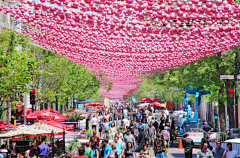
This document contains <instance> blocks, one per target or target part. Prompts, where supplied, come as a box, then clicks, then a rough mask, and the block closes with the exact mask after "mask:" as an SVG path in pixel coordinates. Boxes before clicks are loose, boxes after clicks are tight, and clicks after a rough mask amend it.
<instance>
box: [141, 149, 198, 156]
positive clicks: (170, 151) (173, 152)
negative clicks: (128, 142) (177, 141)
mask: <svg viewBox="0 0 240 158" xmlns="http://www.w3.org/2000/svg"><path fill="white" fill-rule="evenodd" d="M198 151H199V149H197V148H195V149H193V158H195V157H196V154H197V153H198ZM150 153H151V158H155V155H154V152H153V150H152V149H151V148H150ZM138 155H139V153H136V157H139V156H138ZM168 158H185V156H184V149H178V148H168Z"/></svg>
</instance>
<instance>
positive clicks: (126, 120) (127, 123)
mask: <svg viewBox="0 0 240 158" xmlns="http://www.w3.org/2000/svg"><path fill="white" fill-rule="evenodd" d="M123 122H124V124H125V126H127V127H128V126H130V122H129V120H128V119H127V117H124V119H123Z"/></svg>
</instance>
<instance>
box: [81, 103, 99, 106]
mask: <svg viewBox="0 0 240 158" xmlns="http://www.w3.org/2000/svg"><path fill="white" fill-rule="evenodd" d="M84 105H85V106H96V105H97V103H96V102H90V103H85V104H84Z"/></svg>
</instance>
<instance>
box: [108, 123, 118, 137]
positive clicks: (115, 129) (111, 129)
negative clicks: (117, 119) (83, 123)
mask: <svg viewBox="0 0 240 158" xmlns="http://www.w3.org/2000/svg"><path fill="white" fill-rule="evenodd" d="M116 133H117V128H116V127H115V123H114V122H113V123H112V125H111V127H110V129H109V135H110V139H111V140H114V137H115V134H116Z"/></svg>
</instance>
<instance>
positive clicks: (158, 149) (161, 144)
mask: <svg viewBox="0 0 240 158" xmlns="http://www.w3.org/2000/svg"><path fill="white" fill-rule="evenodd" d="M154 154H155V156H156V158H165V157H166V155H167V146H166V143H165V141H164V140H163V139H162V135H161V133H158V134H157V139H156V140H155V145H154Z"/></svg>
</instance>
